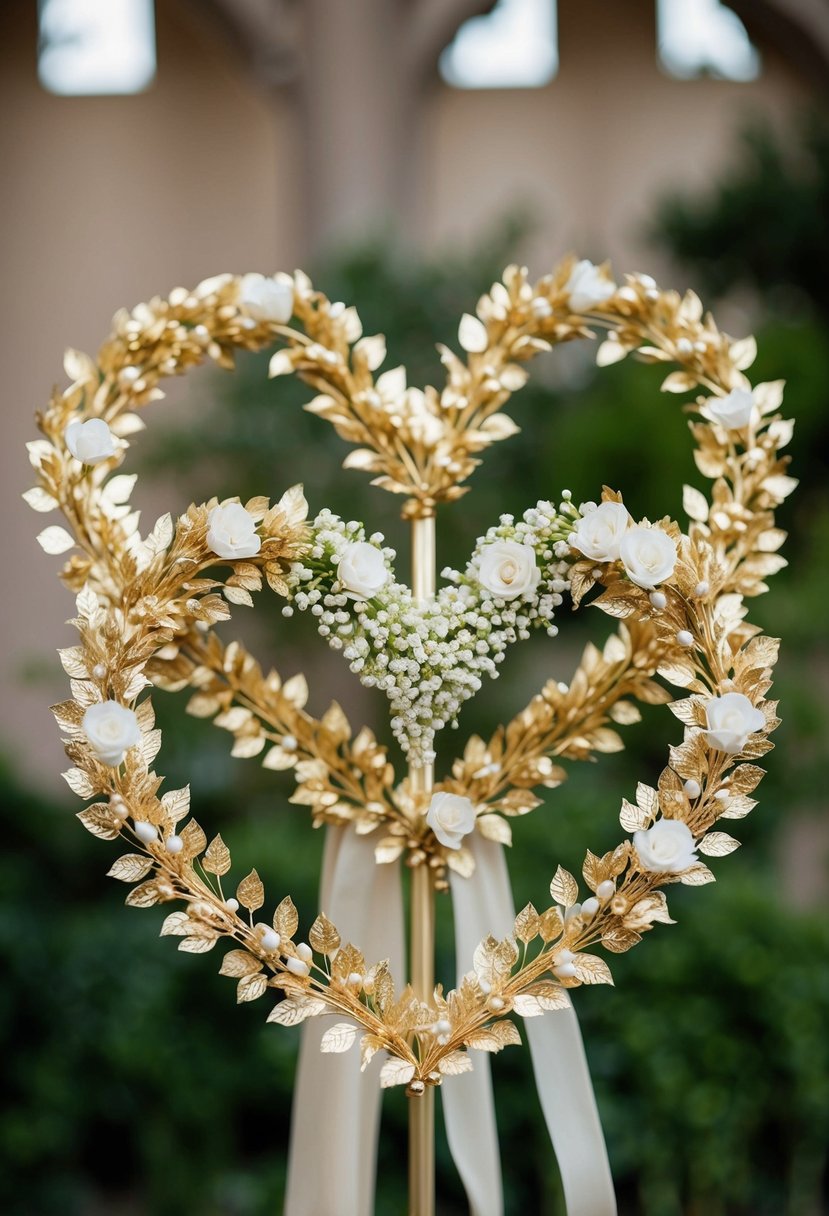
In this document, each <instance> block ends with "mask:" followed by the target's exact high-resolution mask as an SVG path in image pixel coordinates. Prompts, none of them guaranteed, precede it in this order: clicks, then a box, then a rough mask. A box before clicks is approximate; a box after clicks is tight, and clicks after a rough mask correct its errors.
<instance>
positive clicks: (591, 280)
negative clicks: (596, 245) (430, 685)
mask: <svg viewBox="0 0 829 1216" xmlns="http://www.w3.org/2000/svg"><path fill="white" fill-rule="evenodd" d="M564 290H565V291H567V292H569V294H570V307H571V308H572V310H573V312H586V311H587V310H588V309H590V308H595V307H596V305H597V304H601V303H603V302H604V301H605V300H607V299H609V297H610V296H612V295H615V294H616V284H615V283H613V282H611V280H610V279H607V278H605V276H604V274H603V273H602V271H601V270H599V268H598V266H594V265H593V263H592V262H589V261H587V259H585V260H584V261H583V262H577V263H576V265H575V266H574V267H573V269H572V271H571V272H570V278H569V279H568V280H567V283H566V285H565V288H564Z"/></svg>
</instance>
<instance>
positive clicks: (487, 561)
mask: <svg viewBox="0 0 829 1216" xmlns="http://www.w3.org/2000/svg"><path fill="white" fill-rule="evenodd" d="M540 578H541V571H540V570H539V568H538V566H537V565H536V560H535V550H534V549H533V548H532V547H531V546H530V545H520V544H519V543H518V541H515V540H498V541H494V542H493V543H492V544H491V545H485V546H484V548H483V550H482V552H481V558H480V564H479V567H478V582H479V583H480V585H481V586H482V587H484V588H485V589H486V590H487V591H491V592H492V594H493V595H495V596H497V597H498V598H499V599H502V600H514V599H515V598H516V597H517V596H519V595H524V594H525V593H526V592H528V591H534V590H535V589H536V587H537V586H538V581H539V579H540Z"/></svg>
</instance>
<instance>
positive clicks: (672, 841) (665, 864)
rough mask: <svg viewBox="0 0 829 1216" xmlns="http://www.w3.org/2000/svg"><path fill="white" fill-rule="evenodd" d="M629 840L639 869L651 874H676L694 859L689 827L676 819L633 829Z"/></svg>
mask: <svg viewBox="0 0 829 1216" xmlns="http://www.w3.org/2000/svg"><path fill="white" fill-rule="evenodd" d="M633 843H634V845H635V847H636V852H637V853H638V854H639V864H640V865H641V867H642V869H643V870H650V871H652V872H653V873H655V874H679V873H680V872H681V871H682V870H687V869H688V867H689V866H692V865H694V864H695V863H696V861H697V854H696V845H695V842H694V837H693V834H692V832H691V829H690V828H689V827H688V825H687V823H683V822H682V821H681V820H680V819H657V821H656V823H655V824H654V825H653V827H650V828H648V829H647V831H643V832H634V833H633Z"/></svg>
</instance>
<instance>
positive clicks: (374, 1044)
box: [360, 1034, 383, 1072]
mask: <svg viewBox="0 0 829 1216" xmlns="http://www.w3.org/2000/svg"><path fill="white" fill-rule="evenodd" d="M382 1046H383V1040H382V1039H381V1038H380V1037H379V1035H376V1034H364V1035H363V1037H362V1038H361V1039H360V1072H365V1070H366V1069H367V1068H368V1066H369V1064H370V1063H371V1061H372V1060H373V1059H374V1056H375V1055H376V1054H377V1052H378V1051H379V1050H380V1048H381V1047H382Z"/></svg>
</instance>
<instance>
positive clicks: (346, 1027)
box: [320, 1022, 357, 1054]
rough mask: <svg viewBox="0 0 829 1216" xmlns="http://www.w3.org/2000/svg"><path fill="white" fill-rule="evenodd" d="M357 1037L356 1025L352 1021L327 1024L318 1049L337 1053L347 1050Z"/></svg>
mask: <svg viewBox="0 0 829 1216" xmlns="http://www.w3.org/2000/svg"><path fill="white" fill-rule="evenodd" d="M356 1037H357V1027H356V1026H355V1025H354V1023H353V1022H337V1023H336V1024H335V1025H334V1026H329V1028H328V1029H327V1030H326V1032H325V1034H324V1035H323V1036H322V1039H321V1041H320V1051H322V1052H335V1053H337V1054H339V1053H340V1052H343V1051H348V1049H349V1047H350V1046H351V1044H352V1043H353V1042H354V1040H355V1039H356Z"/></svg>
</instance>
